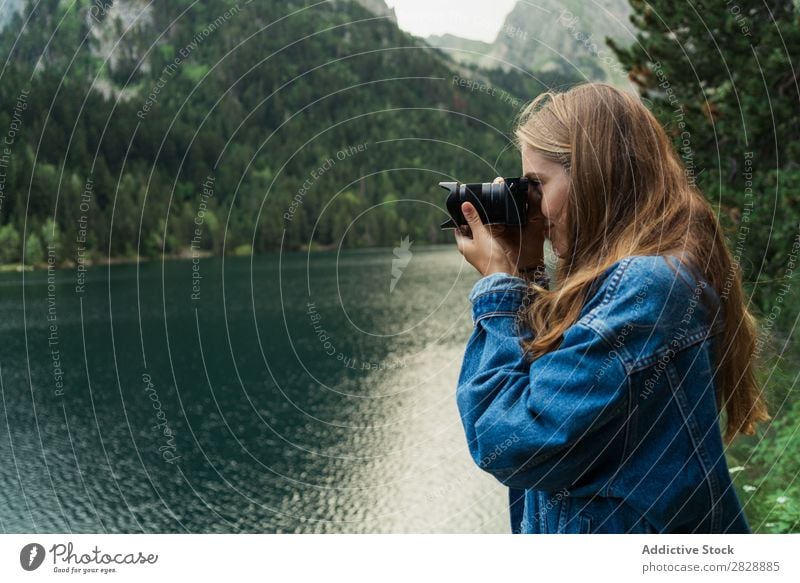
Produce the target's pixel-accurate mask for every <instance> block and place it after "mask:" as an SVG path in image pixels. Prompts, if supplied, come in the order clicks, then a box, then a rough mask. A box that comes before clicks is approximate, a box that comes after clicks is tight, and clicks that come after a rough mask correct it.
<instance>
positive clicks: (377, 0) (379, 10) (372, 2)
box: [355, 0, 397, 24]
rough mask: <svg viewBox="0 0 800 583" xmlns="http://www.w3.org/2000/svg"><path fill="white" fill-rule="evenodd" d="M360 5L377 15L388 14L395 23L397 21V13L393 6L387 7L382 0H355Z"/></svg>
mask: <svg viewBox="0 0 800 583" xmlns="http://www.w3.org/2000/svg"><path fill="white" fill-rule="evenodd" d="M355 1H356V2H358V3H359V4H361V6H363V7H364V8H366V9H367V10H369V11H370V12H374V13H375V14H377V15H378V16H389V17H390V18H391V20H392V22H394V23H395V24H396V23H397V15H396V14H395V12H394V8H389V7H388V6H387V5H386V2H384V1H383V0H355Z"/></svg>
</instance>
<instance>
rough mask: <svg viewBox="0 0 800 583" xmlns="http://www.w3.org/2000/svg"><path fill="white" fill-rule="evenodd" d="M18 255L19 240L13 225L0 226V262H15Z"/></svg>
mask: <svg viewBox="0 0 800 583" xmlns="http://www.w3.org/2000/svg"><path fill="white" fill-rule="evenodd" d="M19 256H20V240H19V233H18V232H17V228H16V227H15V226H14V225H3V226H2V227H0V263H3V264H7V263H16V262H17V261H18V259H19Z"/></svg>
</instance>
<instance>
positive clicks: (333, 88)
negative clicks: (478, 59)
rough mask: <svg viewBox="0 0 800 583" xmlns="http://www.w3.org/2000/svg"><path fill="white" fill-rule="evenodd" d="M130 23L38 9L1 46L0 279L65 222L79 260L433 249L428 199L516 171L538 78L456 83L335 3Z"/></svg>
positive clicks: (218, 3)
mask: <svg viewBox="0 0 800 583" xmlns="http://www.w3.org/2000/svg"><path fill="white" fill-rule="evenodd" d="M148 5H149V3H148V2H144V1H141V0H127V1H120V0H118V1H117V2H115V3H114V4H113V7H112V9H110V10H106V11H105V12H103V13H102V14H97V15H93V14H92V13H91V6H92V4H91V3H90V2H88V1H85V0H84V1H78V2H72V3H66V2H61V1H59V0H41V1H39V2H38V3H37V4H35V9H34V8H33V6H34V5H33V4H29V5H28V7H27V8H26V11H25V15H24V16H25V18H28V16H30V22H31V24H30V25H29V26H28V27H25V28H24V29H23V27H22V22H23V18H22V17H16V18H15V20H14V21H13V22H12V24H11V25H10V26H9V27H8V28H7V29H6V31H4V32H3V33H2V34H0V50H2V52H3V56H9V53H11V54H10V59H9V65H8V67H7V69H6V71H5V73H4V75H3V79H2V83H0V125H2V126H3V127H9V125H10V124H11V123H12V122H14V119H13V118H12V116H13V115H14V114H15V112H16V111H17V104H18V100H19V97H20V95H21V94H22V93H23V92H26V93H25V94H26V95H27V96H28V97H27V98H26V99H27V102H26V108H25V110H24V111H23V112H22V116H21V120H22V123H21V131H19V132H18V133H17V135H16V138H15V142H14V144H13V147H12V148H11V149H12V153H11V156H10V157H9V165H10V166H9V172H7V179H6V182H5V184H4V188H5V190H4V193H3V194H4V195H5V198H4V199H3V204H2V206H0V220H1V221H2V225H4V227H3V230H2V232H0V247H2V248H3V256H2V257H0V261H5V262H14V261H17V260H18V259H19V258H20V254H21V249H22V245H23V244H26V245H27V249H28V251H27V253H28V255H29V257H28V261H29V262H37V261H42V260H43V252H44V244H45V243H47V242H52V241H58V242H60V244H59V245H57V246H56V247H57V255H58V257H59V259H60V260H66V259H70V258H72V259H73V260H77V252H78V249H77V246H76V244H75V241H76V238H77V237H78V236H79V234H80V233H79V231H80V229H79V226H80V225H81V224H82V222H81V221H82V220H83V219H84V218H85V219H86V221H88V223H89V224H90V225H91V228H90V229H89V231H88V233H87V238H86V241H85V242H84V245H85V247H86V254H88V256H89V257H108V256H136V255H137V254H138V255H146V256H157V255H160V254H162V253H168V254H174V253H194V252H196V251H202V252H213V253H219V252H223V251H225V252H232V251H234V250H240V251H247V250H249V249H250V248H251V247H252V248H253V249H254V250H255V251H267V250H271V249H276V248H278V247H283V248H284V249H287V248H289V249H291V248H302V247H305V246H309V245H322V246H339V245H342V246H345V247H348V246H365V245H384V246H388V245H395V244H396V242H397V240H399V239H401V238H402V237H403V236H406V235H408V236H410V238H411V239H412V240H419V241H429V242H436V241H441V242H445V241H448V242H449V241H450V238H451V236H452V234H451V233H443V232H441V231H439V230H438V224H439V223H441V222H442V220H443V219H444V211H443V210H442V209H443V202H444V201H443V191H442V190H441V189H439V188H438V187H437V186H436V185H437V183H438V182H439V181H441V180H448V179H457V180H458V179H460V180H473V181H474V180H489V179H491V178H493V177H494V176H496V175H498V174H500V173H514V172H518V171H519V160H518V155H517V154H515V152H514V151H513V148H510V147H509V146H510V143H511V142H510V137H511V136H510V130H511V124H512V123H513V119H514V116H515V115H516V114H517V112H518V107H519V105H520V103H521V101H522V100H527V99H529V98H532V97H533V96H535V95H536V93H538V92H539V91H541V90H542V89H543V88H544V85H542V79H539V80H535V79H531V78H530V77H527V76H520V75H516V74H511V75H507V74H504V75H498V72H489V73H487V74H484V73H482V72H469V73H468V77H467V76H465V74H464V73H463V72H462V71H461V68H459V67H458V66H457V65H456V64H455V63H454V62H453V61H451V60H449V59H447V58H446V56H445V55H443V54H441V53H440V52H438V51H435V50H432V49H431V48H430V47H428V46H427V45H426V44H425V43H423V42H422V41H420V40H418V39H415V38H414V37H412V36H410V35H408V34H406V33H404V32H403V31H401V30H399V29H398V28H397V25H396V24H395V23H394V22H393V21H392V19H391V18H384V17H380V16H376V15H375V14H374V13H372V12H370V11H367V10H366V9H365V8H363V7H362V6H360V5H358V4H356V3H353V2H330V3H323V4H320V3H318V2H299V1H289V2H278V1H269V2H258V3H255V2H253V3H250V4H247V5H244V4H239V3H235V2H233V1H230V2H228V1H223V0H206V1H204V2H202V3H197V2H194V1H192V0H174V1H172V2H169V3H165V4H163V5H161V6H160V7H159V9H158V10H154V9H151V8H148ZM20 32H21V34H18V33H20ZM12 46H13V49H12ZM551 79H552V81H553V82H554V83H564V82H568V81H569V80H568V79H565V78H562V77H551ZM481 83H483V86H487V84H489V83H491V84H492V85H491V86H492V87H494V88H495V90H496V91H495V95H491V94H489V93H487V92H486V91H479V90H475V89H476V88H478V87H479V86H480V84H481ZM503 87H513V93H512V92H511V91H509V90H504V89H503ZM501 96H502V98H501ZM515 100H516V101H515ZM14 123H16V122H14ZM499 153H500V158H498V154H499ZM501 168H502V170H501ZM209 185H212V186H211V187H210V186H209ZM87 197H88V199H89V200H90V201H91V204H90V205H89V210H88V214H87V212H85V211H84V210H83V209H84V208H86V199H87ZM201 215H202V216H201ZM50 218H55V224H53V221H52V220H50ZM200 218H202V221H201V222H202V227H201V228H200V229H199V230H200V233H199V235H198V234H197V233H196V231H197V222H196V221H198V220H199V219H200Z"/></svg>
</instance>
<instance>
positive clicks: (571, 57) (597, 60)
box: [427, 0, 634, 85]
mask: <svg viewBox="0 0 800 583" xmlns="http://www.w3.org/2000/svg"><path fill="white" fill-rule="evenodd" d="M630 12H631V10H630V6H629V4H628V2H627V0H594V1H593V2H591V3H584V2H580V1H579V0H538V1H537V2H536V3H531V2H519V3H517V5H516V6H515V7H514V9H513V10H512V11H511V13H509V15H508V16H507V17H506V19H505V22H504V24H503V27H502V29H501V30H500V32H499V33H498V35H497V38H496V39H495V41H494V42H493V43H492V44H491V45H489V46H488V47H482V46H481V44H474V43H475V42H476V41H469V40H467V39H460V38H458V37H454V36H452V35H446V36H444V37H429V38H428V39H427V41H428V42H429V44H431V46H434V47H443V48H445V49H456V50H449V51H447V52H448V54H451V55H452V56H453V58H455V59H457V60H460V61H462V62H465V63H472V64H475V65H478V66H481V67H497V68H501V69H505V70H508V69H511V68H513V67H520V68H522V69H524V70H527V71H560V72H562V73H565V74H569V73H572V74H578V75H580V76H581V77H583V78H586V79H588V80H607V81H609V82H611V83H614V84H617V85H627V72H626V71H625V70H624V69H623V68H622V67H620V66H619V65H618V64H617V61H616V58H615V57H614V55H613V53H612V52H611V50H610V49H609V48H608V47H606V44H605V37H606V36H609V37H611V38H613V39H614V40H615V41H616V42H618V43H619V44H620V45H621V46H627V45H628V44H630V43H631V42H632V41H633V38H634V36H633V30H634V29H633V26H632V25H631V24H630V23H629V15H630ZM461 49H467V50H477V51H478V52H479V53H481V54H479V55H475V54H470V53H464V52H459V50H461Z"/></svg>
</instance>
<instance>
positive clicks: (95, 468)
mask: <svg viewBox="0 0 800 583" xmlns="http://www.w3.org/2000/svg"><path fill="white" fill-rule="evenodd" d="M400 255H401V258H400V259H398V257H396V256H395V255H394V254H393V252H392V249H376V250H369V251H354V252H342V253H341V254H339V253H336V252H324V253H314V254H310V255H309V254H306V253H289V254H286V253H284V254H275V255H270V256H263V257H254V258H252V260H251V258H250V257H245V258H225V259H224V260H223V259H204V260H201V261H199V262H193V261H192V260H186V261H167V262H163V263H162V262H152V263H143V264H141V265H138V266H137V265H117V266H111V267H106V266H101V267H93V268H90V269H89V270H88V273H86V274H85V279H82V278H83V277H84V274H81V273H79V272H78V271H76V270H75V269H62V270H57V271H54V272H53V273H48V272H47V271H44V270H42V271H36V272H32V273H25V274H19V273H13V274H12V273H7V274H2V275H0V322H1V323H2V324H1V325H2V331H3V334H2V337H3V342H2V345H0V380H2V385H0V388H1V389H2V390H1V393H2V401H1V402H0V407H2V412H1V413H0V460H2V465H0V529H2V531H4V532H133V533H136V532H198V533H199V532H278V533H283V532H325V533H327V532H348V533H360V532H446V533H449V532H482V533H483V532H508V531H509V526H508V510H507V506H506V489H505V488H504V487H503V486H502V485H501V484H499V483H498V482H496V481H495V480H494V478H492V477H491V476H488V475H487V474H484V473H483V472H481V471H480V470H478V469H477V467H475V466H474V464H473V462H472V460H471V459H470V457H469V453H468V451H467V447H466V441H465V438H464V434H463V428H462V426H461V422H460V419H459V417H458V411H457V409H456V404H455V387H456V380H457V377H458V372H459V368H460V364H461V358H462V356H463V352H464V346H465V344H466V341H467V339H468V337H469V334H470V332H471V329H472V323H471V318H470V312H469V302H468V300H467V294H468V292H469V290H470V288H471V286H472V284H473V283H474V282H475V281H476V280H477V279H478V274H477V272H475V271H474V270H473V269H472V267H470V266H469V265H468V264H466V263H465V262H464V261H463V259H462V257H461V256H460V254H459V253H458V251H457V250H456V248H455V246H452V247H450V246H446V247H427V248H426V247H420V248H417V247H416V246H412V248H411V255H410V258H409V256H406V257H404V258H402V254H400ZM393 260H394V261H395V264H394V265H393ZM406 263H407V264H406ZM393 267H395V273H394V275H393ZM393 280H395V283H394V286H393V287H392V281H393ZM80 286H82V288H81V287H80Z"/></svg>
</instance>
